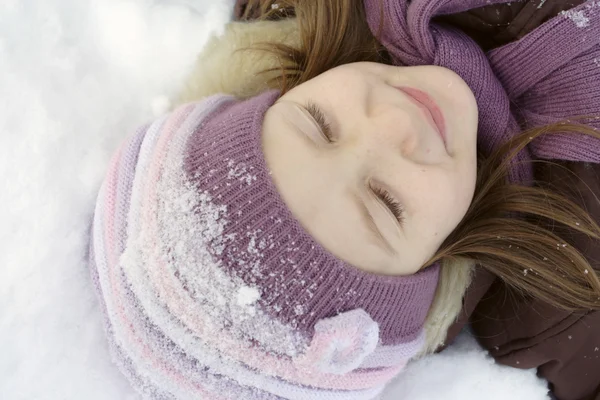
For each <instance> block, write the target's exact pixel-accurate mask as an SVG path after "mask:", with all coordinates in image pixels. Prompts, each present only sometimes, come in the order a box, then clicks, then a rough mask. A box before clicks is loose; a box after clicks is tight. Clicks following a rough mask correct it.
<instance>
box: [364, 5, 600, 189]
mask: <svg viewBox="0 0 600 400" xmlns="http://www.w3.org/2000/svg"><path fill="white" fill-rule="evenodd" d="M364 1H365V9H366V13H367V21H368V23H369V26H370V27H371V30H372V31H373V33H374V34H375V35H376V36H377V37H378V38H379V39H380V40H381V41H382V43H383V45H384V46H385V47H386V48H387V50H388V51H389V52H390V54H391V56H392V58H393V62H394V64H396V65H405V66H416V65H437V66H441V67H445V68H448V69H450V70H452V71H454V72H456V73H457V74H459V75H460V76H461V77H462V78H463V79H464V80H465V82H467V84H468V85H469V86H470V88H471V90H472V91H473V93H474V94H475V97H476V99H477V104H478V107H479V128H478V148H479V149H480V150H482V151H483V152H484V154H489V153H490V152H492V151H493V150H494V149H496V148H497V147H498V146H499V145H500V144H502V143H504V142H505V141H507V140H509V139H510V138H512V137H514V136H515V135H517V134H518V133H520V132H522V131H523V130H525V129H530V128H534V127H539V126H543V125H547V124H551V123H556V122H559V121H562V120H565V119H568V118H574V117H578V116H598V117H600V0H590V1H587V2H585V3H584V4H582V5H580V6H578V7H576V8H573V9H572V10H569V11H567V12H563V13H561V14H560V15H559V16H557V17H555V18H553V19H551V20H549V21H547V22H546V23H544V24H543V25H542V26H540V27H539V28H537V29H535V30H534V31H533V32H531V33H529V34H528V35H527V36H525V37H524V38H522V39H520V40H518V41H516V42H513V43H510V44H508V45H505V46H502V47H500V48H497V49H494V50H492V51H490V52H488V53H487V54H486V53H484V52H483V50H481V48H480V47H479V46H478V45H477V43H475V41H474V40H473V39H471V38H470V37H469V36H467V35H466V34H465V33H463V32H462V31H460V30H458V29H455V28H453V27H450V26H447V25H442V24H438V23H434V22H433V18H434V17H436V16H441V15H445V14H453V13H459V12H463V11H466V10H469V9H472V8H477V7H482V6H487V5H491V4H499V3H507V2H509V1H515V0H413V1H408V0H364ZM586 123H587V122H586ZM590 125H591V126H593V127H595V128H598V127H600V119H598V118H596V119H592V120H591V123H590ZM532 159H560V160H569V161H584V162H595V163H598V162H600V140H598V139H595V138H592V137H589V136H585V135H582V134H570V133H559V134H552V135H545V136H542V137H539V138H536V139H535V140H533V141H532V142H531V143H529V145H528V146H527V147H526V148H525V149H524V150H523V151H521V152H520V154H519V155H518V157H516V158H515V160H513V164H512V169H511V174H510V178H511V181H513V182H520V183H527V182H530V180H531V178H532V175H533V173H532V167H531V165H530V163H529V162H528V161H530V160H532Z"/></svg>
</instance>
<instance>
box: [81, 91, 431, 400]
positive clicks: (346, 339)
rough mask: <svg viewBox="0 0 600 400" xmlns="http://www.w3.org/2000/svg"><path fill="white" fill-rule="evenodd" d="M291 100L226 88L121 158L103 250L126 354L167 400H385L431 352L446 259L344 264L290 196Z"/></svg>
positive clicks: (95, 238)
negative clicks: (284, 185)
mask: <svg viewBox="0 0 600 400" xmlns="http://www.w3.org/2000/svg"><path fill="white" fill-rule="evenodd" d="M277 97H278V93H277V92H267V93H265V94H262V95H260V96H257V97H255V98H252V99H249V100H245V101H240V100H237V99H235V98H233V97H230V96H224V95H218V96H213V97H210V98H208V99H205V100H203V101H202V102H198V103H192V104H188V105H184V106H181V107H180V108H178V109H176V110H175V111H173V112H172V113H170V114H168V115H166V116H164V117H162V118H160V119H159V120H157V121H155V122H153V123H151V124H149V125H147V126H144V127H142V128H140V129H139V130H138V132H137V133H136V134H135V135H133V136H132V137H130V138H129V139H128V140H127V141H126V142H125V143H124V144H123V145H122V146H121V148H120V149H119V150H118V152H117V154H116V155H115V156H114V158H113V160H112V162H111V165H110V168H109V171H108V174H107V177H106V179H105V181H104V183H103V185H102V188H101V191H100V194H99V197H98V201H97V204H96V211H95V216H94V226H93V234H92V240H91V244H90V260H91V263H90V264H91V272H92V277H93V279H94V282H95V283H96V288H97V290H98V293H99V297H100V300H101V303H102V306H103V307H102V308H103V310H104V316H105V322H106V330H107V335H108V337H109V343H110V346H111V351H112V355H113V358H114V360H115V362H116V363H117V364H118V365H119V366H120V368H121V370H122V371H123V372H124V373H125V374H126V375H127V376H128V378H129V379H130V381H131V382H132V384H133V385H134V386H135V387H136V388H137V389H138V390H139V391H140V392H142V393H143V394H144V395H145V396H146V397H148V398H155V399H173V398H176V399H198V398H202V399H233V398H236V399H281V398H284V399H311V400H313V399H340V400H341V399H343V400H349V399H372V398H375V397H377V396H378V395H379V394H380V393H381V391H382V390H383V387H384V386H385V384H386V383H387V382H388V381H389V380H391V379H392V378H393V377H394V376H396V375H397V374H398V373H399V372H400V371H401V370H402V369H403V367H404V365H405V364H406V362H407V361H408V360H409V359H410V358H411V357H413V356H414V355H415V354H416V353H417V352H418V351H419V350H420V349H421V348H422V346H423V343H424V330H423V325H424V322H425V318H426V314H427V311H428V310H429V307H430V306H431V303H432V301H433V297H434V293H435V289H436V286H437V281H438V274H439V267H438V266H437V265H435V266H432V267H429V268H426V269H424V270H423V271H421V272H419V273H417V274H415V275H412V276H408V277H390V276H381V275H375V274H371V273H367V272H364V271H361V270H359V269H357V268H354V267H352V266H351V265H349V264H347V263H345V262H344V261H342V260H340V259H338V258H336V257H334V256H333V255H332V254H330V253H329V252H328V251H327V250H325V249H324V248H323V247H322V246H321V245H320V244H319V243H317V242H316V241H315V240H314V239H313V238H312V237H311V236H310V235H309V234H308V233H307V232H306V230H305V229H304V228H303V227H302V226H301V225H300V223H299V222H298V221H297V220H296V219H295V218H294V216H293V215H292V214H291V212H290V211H289V209H288V208H287V207H286V205H285V203H284V202H283V200H282V199H281V197H280V195H279V193H278V191H277V189H276V187H275V184H274V183H273V181H272V179H271V177H270V173H269V169H268V167H267V164H266V161H265V159H264V155H263V152H262V145H261V125H262V121H263V118H264V114H265V112H266V111H267V109H268V108H269V107H270V106H271V105H272V104H273V103H274V102H275V100H276V99H277Z"/></svg>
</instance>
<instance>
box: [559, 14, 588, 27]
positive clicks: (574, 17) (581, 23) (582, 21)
mask: <svg viewBox="0 0 600 400" xmlns="http://www.w3.org/2000/svg"><path fill="white" fill-rule="evenodd" d="M560 15H562V16H563V17H565V18H568V19H570V20H571V21H573V23H574V24H575V25H576V26H577V27H578V28H586V27H588V26H589V25H590V19H589V18H588V17H587V16H586V15H585V13H584V12H583V10H579V11H574V10H566V11H561V12H560Z"/></svg>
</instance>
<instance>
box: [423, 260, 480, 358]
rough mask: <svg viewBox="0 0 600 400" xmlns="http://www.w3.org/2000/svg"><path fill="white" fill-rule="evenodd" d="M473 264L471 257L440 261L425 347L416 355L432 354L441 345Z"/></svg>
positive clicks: (428, 319) (468, 283)
mask: <svg viewBox="0 0 600 400" xmlns="http://www.w3.org/2000/svg"><path fill="white" fill-rule="evenodd" d="M474 268H475V262H474V261H470V260H459V261H454V262H445V263H443V264H442V268H441V271H440V280H439V282H438V287H437V291H436V294H435V298H434V299H433V304H432V305H431V308H430V309H429V314H427V319H426V320H425V333H426V338H425V347H424V348H423V350H422V352H421V353H420V354H419V355H418V356H417V357H421V356H424V355H427V354H431V353H433V352H434V351H436V350H437V349H438V348H439V347H440V346H442V345H444V341H445V340H446V336H447V335H448V329H450V326H452V324H454V322H456V319H457V318H458V315H459V314H460V312H461V310H462V306H463V297H464V295H465V292H466V291H467V288H468V287H469V285H470V284H471V278H472V276H473V270H474Z"/></svg>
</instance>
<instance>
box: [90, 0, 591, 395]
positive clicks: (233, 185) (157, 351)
mask: <svg viewBox="0 0 600 400" xmlns="http://www.w3.org/2000/svg"><path fill="white" fill-rule="evenodd" d="M495 3H498V4H495ZM504 3H506V1H499V0H492V1H490V0H485V1H484V0H477V1H476V0H469V1H465V0H444V1H440V0H413V1H411V2H407V1H404V0H364V2H361V1H352V0H328V1H311V2H308V1H298V2H293V1H283V0H280V1H278V2H264V1H263V2H251V3H247V2H242V3H240V4H238V10H240V11H244V16H245V18H249V16H251V15H254V16H258V17H260V18H262V19H266V20H280V21H279V22H274V21H263V22H257V23H256V24H261V25H260V26H258V27H257V26H255V25H253V24H254V23H247V25H248V26H253V27H250V28H248V29H249V30H248V32H249V33H252V32H254V33H256V32H260V31H261V30H264V31H265V32H267V31H268V32H271V33H272V32H273V30H275V31H276V30H277V29H278V27H280V26H281V27H282V28H283V29H284V31H285V32H286V35H285V36H284V38H283V39H282V41H281V42H279V41H278V42H276V43H273V40H271V41H270V43H263V44H259V45H257V46H251V48H250V49H244V51H239V52H235V53H234V55H232V58H229V59H228V60H230V61H235V60H236V59H235V58H234V57H244V54H245V53H246V52H249V54H255V57H257V56H256V54H262V55H265V57H266V58H264V59H263V58H261V57H259V60H260V62H257V63H255V65H252V66H251V67H254V68H259V69H260V68H263V67H264V66H265V65H267V67H266V68H265V69H266V72H265V74H260V75H256V76H253V72H254V71H255V69H253V68H248V69H246V68H244V69H239V70H238V72H243V73H244V74H242V76H239V75H238V76H236V77H232V80H233V81H235V82H236V88H237V89H236V90H235V91H232V92H235V93H236V94H238V95H239V97H244V98H246V99H240V98H235V97H233V96H225V95H216V96H211V97H209V98H207V99H203V100H201V101H200V102H193V103H188V104H185V105H183V106H181V107H179V108H177V109H176V110H175V111H173V112H172V113H170V114H168V115H166V116H164V117H162V118H161V119H159V120H157V121H155V122H153V123H151V124H149V125H147V126H144V127H142V128H141V129H140V130H139V131H138V132H137V133H136V135H134V136H132V137H131V138H130V139H128V140H127V141H126V142H125V143H124V144H123V145H122V147H121V148H120V149H119V151H118V152H117V154H116V156H115V157H114V159H113V162H112V164H111V167H110V169H109V173H108V175H107V178H106V180H105V182H104V184H103V186H102V189H101V193H100V195H99V199H98V203H97V208H96V214H95V217H94V229H93V236H92V241H91V246H90V248H91V266H92V268H91V271H92V276H93V277H94V280H95V282H96V284H97V285H96V286H97V288H98V292H99V295H100V299H101V301H102V304H103V309H104V310H105V316H106V326H107V334H108V337H109V343H110V344H111V350H112V352H113V356H114V359H115V362H117V363H118V364H119V366H120V367H121V370H122V371H123V372H124V373H125V374H126V375H127V376H128V377H129V379H130V380H131V382H132V383H133V384H134V386H136V387H137V388H138V389H139V390H140V392H141V393H143V394H144V395H145V396H146V397H148V398H160V399H163V398H164V399H187V398H190V399H191V398H203V399H213V398H214V399H232V398H240V399H253V398H255V399H278V398H283V399H319V398H323V399H373V398H377V397H378V396H379V394H380V393H381V391H382V390H383V388H384V386H385V384H386V383H387V382H389V380H391V379H392V378H393V377H394V376H396V375H397V374H398V373H400V372H401V371H402V369H403V367H404V365H405V364H406V363H407V362H408V361H409V360H410V359H412V358H414V357H417V356H421V355H424V354H427V353H430V352H432V351H434V350H436V349H438V348H440V346H442V344H443V341H444V340H445V338H446V336H448V340H451V339H452V338H453V336H454V335H455V334H456V332H458V331H459V330H460V328H461V327H462V326H464V325H465V324H466V323H467V322H470V323H471V326H472V328H473V330H474V332H475V334H476V335H477V337H478V338H479V339H480V341H481V343H482V345H483V346H485V347H486V348H488V349H489V350H490V352H491V354H492V355H493V356H494V357H495V358H496V359H497V360H498V362H501V363H504V364H508V365H512V366H514V367H518V368H532V367H538V368H539V371H540V374H541V375H542V376H544V377H546V378H547V379H548V380H549V382H550V385H551V387H550V389H551V390H552V391H553V393H554V395H555V396H556V397H557V398H559V399H595V398H599V397H598V396H600V392H599V390H600V389H599V388H598V386H599V383H600V372H599V371H600V368H599V367H600V359H599V356H600V352H599V351H598V348H599V347H600V341H599V339H597V338H598V337H600V317H599V315H600V313H598V312H597V311H596V310H597V309H598V308H599V306H600V281H599V280H598V276H597V273H596V269H597V268H598V267H599V265H598V260H599V259H600V254H598V251H599V246H598V241H599V240H600V228H599V227H598V223H597V221H598V219H599V218H600V202H599V201H598V198H597V193H599V192H600V187H599V186H600V180H599V178H598V172H599V171H600V170H599V167H598V163H599V162H600V140H599V139H600V135H599V134H598V132H597V131H596V130H594V127H597V126H598V125H600V124H599V123H598V119H597V117H596V116H598V115H600V86H599V84H598V82H599V80H598V75H599V74H600V66H598V65H597V63H598V61H597V60H598V59H600V3H598V2H596V1H588V2H578V3H579V4H566V3H568V2H559V1H554V2H553V1H550V0H548V1H530V2H519V3H516V2H515V3H511V4H510V5H509V4H504ZM571 3H573V2H571ZM489 4H491V5H489ZM480 6H486V7H480ZM478 7H480V8H478ZM570 7H574V8H570ZM560 11H563V12H562V13H561V14H560V15H557V13H559V12H560ZM490 15H496V17H497V21H495V22H494V23H491V24H490V23H489V22H486V18H488V17H489V16H490ZM292 16H295V17H296V18H295V19H293V20H292V19H287V20H286V19H283V20H281V19H282V18H287V17H292ZM496 17H494V18H496ZM279 24H285V25H279ZM295 24H297V25H295ZM255 28H256V29H257V30H255V31H252V29H255ZM244 29H245V28H242V27H240V26H239V25H238V26H234V27H232V28H231V29H230V31H229V33H230V36H226V39H227V38H228V37H235V36H236V35H239V36H240V37H242V38H243V39H244V41H245V42H247V41H252V40H253V39H252V34H251V35H249V36H246V35H244ZM260 35H261V34H260V33H259V36H260ZM290 46H292V47H290ZM234 47H235V46H234ZM242 47H243V46H242ZM215 48H216V47H213V49H215ZM228 48H229V49H231V46H228ZM209 49H210V48H209ZM209 51H210V50H209ZM265 51H266V53H265ZM485 51H487V52H485ZM269 54H270V56H269ZM203 57H210V53H207V54H204V55H203ZM204 59H207V58H203V60H204ZM263 61H265V63H266V64H265V63H263ZM223 67H224V65H221V70H220V73H223ZM234 68H235V67H234ZM225 70H226V69H225ZM200 71H201V72H202V74H203V75H202V76H201V78H200V79H198V78H197V77H196V79H194V82H192V84H191V85H190V87H191V88H192V89H190V91H189V92H188V93H187V95H186V96H188V97H195V96H197V95H198V94H199V91H198V90H196V89H197V88H199V87H202V85H200V86H198V84H199V83H201V82H202V80H204V79H207V80H211V81H215V75H212V76H211V75H210V74H209V73H210V68H209V69H202V70H200ZM230 71H231V70H230ZM259 72H260V71H259ZM269 75H270V76H269ZM233 78H235V79H233ZM244 78H246V79H247V80H248V82H246V81H245V79H244ZM217 80H218V79H217ZM217 86H218V85H217ZM238 86H239V87H238ZM268 86H274V87H276V88H278V89H279V90H264V89H266V88H267V87H268ZM213 87H214V86H213ZM263 90H264V92H263ZM256 92H262V93H260V94H257V93H256ZM254 94H256V95H255V96H252V95H254ZM569 118H570V120H568V119H569ZM542 160H552V161H542ZM474 265H476V266H475V267H473V266H474ZM471 270H473V271H474V272H473V278H472V279H470V276H471V273H470V271H471ZM462 303H464V306H463V305H462ZM459 313H460V315H459ZM456 317H459V318H458V321H457V322H456V323H455V320H456Z"/></svg>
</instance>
